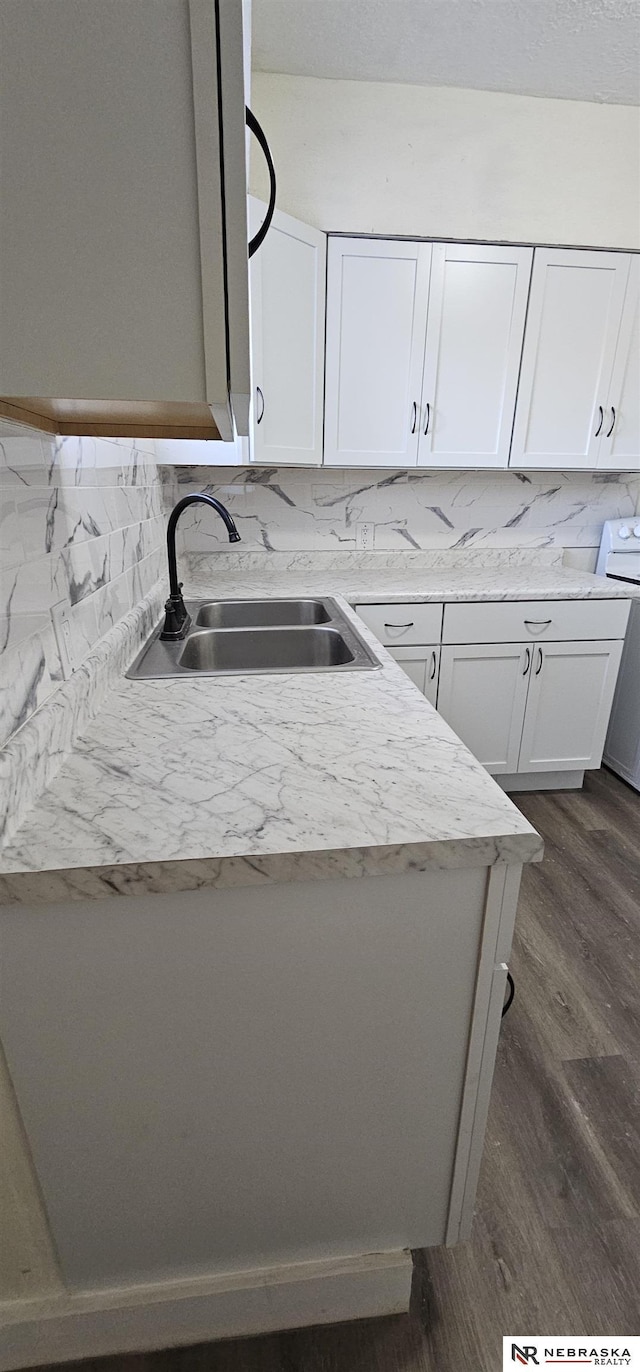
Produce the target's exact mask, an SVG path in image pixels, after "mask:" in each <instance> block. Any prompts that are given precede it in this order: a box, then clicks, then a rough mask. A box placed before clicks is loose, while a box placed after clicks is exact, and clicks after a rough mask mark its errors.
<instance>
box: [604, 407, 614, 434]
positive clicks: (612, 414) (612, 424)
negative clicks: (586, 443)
mask: <svg viewBox="0 0 640 1372" xmlns="http://www.w3.org/2000/svg"><path fill="white" fill-rule="evenodd" d="M615 423H616V408H615V405H612V406H611V428H610V429H607V432H606V434H605V438H611V435H612V433H613V430H614V428H615Z"/></svg>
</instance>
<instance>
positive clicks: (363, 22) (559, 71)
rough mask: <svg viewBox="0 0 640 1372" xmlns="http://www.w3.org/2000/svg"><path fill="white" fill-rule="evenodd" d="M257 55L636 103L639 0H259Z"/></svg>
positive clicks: (370, 76)
mask: <svg viewBox="0 0 640 1372" xmlns="http://www.w3.org/2000/svg"><path fill="white" fill-rule="evenodd" d="M253 66H254V67H255V69H256V70H258V71H268V72H281V73H287V74H289V75H293V76H316V77H327V78H331V79H334V80H346V81H391V82H400V83H407V84H411V85H416V86H460V87H467V88H471V89H473V90H488V91H503V92H506V93H510V94H518V95H537V96H547V97H550V98H558V99H565V100H589V101H597V102H604V103H607V104H615V105H635V104H638V103H640V76H639V73H640V26H639V25H638V8H637V0H518V3H517V4H514V3H509V0H253Z"/></svg>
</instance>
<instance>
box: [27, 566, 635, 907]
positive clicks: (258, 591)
mask: <svg viewBox="0 0 640 1372" xmlns="http://www.w3.org/2000/svg"><path fill="white" fill-rule="evenodd" d="M285 563H286V565H284V564H285ZM402 563H403V565H402V566H398V565H397V564H398V559H386V558H382V557H381V558H378V557H376V558H375V569H374V573H373V574H372V566H371V565H366V564H365V563H361V564H358V560H357V559H353V560H352V564H351V566H350V567H346V565H345V563H344V561H343V562H340V559H338V558H335V559H334V558H331V557H328V558H324V559H323V558H322V557H320V558H315V557H314V558H310V557H309V555H298V556H297V555H293V556H290V557H287V558H286V559H285V557H284V556H283V558H282V565H278V564H277V562H275V561H274V560H273V559H272V558H269V570H268V573H267V572H266V571H264V572H263V571H262V565H263V564H262V561H261V560H260V559H259V558H258V559H256V555H255V554H253V555H246V554H244V555H240V556H238V557H236V558H232V557H231V555H222V556H218V557H216V559H215V565H214V566H213V567H212V559H210V558H201V557H195V558H192V559H191V561H190V563H189V566H188V569H187V568H185V593H186V594H189V595H194V596H201V595H208V594H211V595H216V596H217V595H224V596H232V595H233V596H249V595H263V594H266V595H313V594H319V593H323V594H325V595H335V596H337V598H338V599H339V602H340V604H341V606H342V608H343V609H344V610H345V612H346V613H347V614H349V615H350V616H351V617H352V618H354V619H355V616H354V614H353V611H352V610H351V609H350V608H349V605H348V604H347V603H346V602H347V601H351V602H352V603H354V602H356V601H360V602H364V601H369V602H375V601H376V600H385V599H389V600H393V599H397V600H412V599H413V600H513V599H546V598H548V599H558V598H562V599H564V598H571V597H574V598H581V599H582V598H585V597H587V598H589V597H592V596H595V597H603V596H604V597H605V598H610V597H612V596H615V597H618V596H624V595H625V594H628V593H627V592H625V590H624V588H623V587H619V586H618V585H617V584H612V583H611V582H606V581H603V580H601V579H600V578H596V577H593V576H590V575H589V574H587V573H578V572H570V571H567V570H565V569H563V568H561V567H558V566H535V565H532V566H529V567H527V566H525V567H523V566H506V567H505V566H495V567H486V568H485V567H481V568H479V567H478V566H477V565H474V566H471V567H465V566H456V567H441V568H438V567H420V566H419V565H417V564H416V563H415V562H414V560H413V559H411V557H410V555H409V556H408V557H407V558H406V559H405V558H402ZM356 624H357V627H358V629H359V631H360V633H361V634H362V637H363V638H364V639H365V640H366V641H367V642H368V643H369V645H370V646H371V647H372V648H373V649H374V652H375V653H376V656H377V657H378V658H379V661H380V664H381V665H380V669H379V670H376V671H371V672H350V673H349V672H348V673H331V672H329V673H322V674H317V675H293V674H278V675H272V676H267V675H265V676H237V677H226V678H225V677H220V678H211V677H208V678H206V679H201V680H193V681H191V680H188V681H185V680H184V678H182V679H180V680H174V681H144V682H141V681H128V680H125V679H121V680H120V681H119V683H118V685H117V686H116V687H115V688H114V689H113V691H111V692H110V694H109V695H108V697H107V700H106V702H105V703H104V705H103V706H102V709H101V710H100V713H99V715H98V717H97V718H96V719H95V720H94V721H93V723H92V724H91V725H90V726H89V728H88V729H87V730H86V732H85V734H84V736H83V737H82V739H81V740H80V741H79V742H78V743H77V744H76V746H75V749H74V751H73V753H72V755H71V756H70V757H69V758H68V760H67V761H66V763H65V764H64V766H63V767H62V768H61V770H60V772H59V773H58V775H57V776H56V777H55V779H54V780H53V782H52V783H51V785H50V786H49V787H48V789H47V790H46V791H45V793H44V794H43V795H42V796H41V798H40V800H39V801H38V803H37V804H36V805H35V807H34V808H33V809H32V810H31V812H30V813H29V815H28V816H27V818H26V820H25V822H24V823H23V824H22V826H21V828H20V829H19V831H18V833H17V835H16V836H15V837H14V838H13V840H12V841H11V842H10V843H9V845H8V846H7V847H6V848H5V849H4V851H3V853H2V856H1V857H0V903H4V904H9V903H14V902H22V903H38V902H50V901H55V900H68V899H82V898H96V897H103V896H111V895H114V894H140V893H143V892H172V891H185V890H192V889H196V888H200V887H205V886H206V887H216V886H219V887H222V886H235V885H249V884H250V885H254V884H260V883H264V882H281V881H293V880H307V879H321V878H330V877H357V876H363V875H375V874H387V875H391V874H393V873H398V872H403V871H407V870H426V869H428V868H431V867H438V868H453V867H464V866H469V865H474V866H476V865H482V866H484V865H492V864H495V863H509V862H518V863H519V862H529V861H535V860H536V859H538V858H540V857H541V855H542V840H541V839H540V838H539V836H538V835H537V833H536V832H535V830H534V829H533V828H532V827H531V826H530V825H529V824H528V822H527V821H526V820H525V819H524V818H523V816H522V815H521V814H520V812H519V811H518V810H517V809H516V807H515V806H514V805H513V804H512V802H511V801H510V800H509V798H508V797H507V796H506V795H505V794H504V793H503V792H502V791H501V790H500V788H499V787H498V786H497V784H496V783H495V782H494V781H493V779H492V778H491V777H490V776H489V775H488V774H487V773H486V772H485V770H484V768H482V767H481V766H480V765H479V763H477V762H476V761H475V759H474V758H473V757H472V755H471V754H470V753H469V751H468V749H467V748H466V747H465V746H464V745H463V744H462V743H461V742H460V740H459V739H458V738H457V737H456V735H455V734H454V733H453V732H452V730H451V729H450V728H449V727H448V725H447V724H446V723H445V721H444V720H443V719H442V718H441V717H440V716H439V715H438V714H437V712H436V711H435V710H434V709H433V707H432V706H431V705H430V704H429V703H428V702H427V701H426V700H425V698H424V697H423V696H422V695H421V693H420V692H419V691H418V689H417V688H416V687H415V686H414V685H413V684H412V683H411V681H410V680H409V678H408V677H407V676H406V675H405V673H404V672H403V671H402V669H401V668H400V667H398V666H397V664H396V663H395V662H394V661H393V659H392V658H391V657H390V656H389V654H388V653H386V652H385V650H384V649H383V648H381V647H380V645H379V644H378V642H377V640H376V639H375V637H374V636H373V635H372V634H371V633H370V631H369V630H368V629H367V628H366V627H364V626H363V625H362V622H361V621H359V620H356Z"/></svg>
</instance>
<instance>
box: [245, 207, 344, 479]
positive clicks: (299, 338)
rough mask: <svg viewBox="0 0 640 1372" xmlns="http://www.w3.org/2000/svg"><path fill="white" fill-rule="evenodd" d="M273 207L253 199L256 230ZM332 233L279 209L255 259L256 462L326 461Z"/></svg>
mask: <svg viewBox="0 0 640 1372" xmlns="http://www.w3.org/2000/svg"><path fill="white" fill-rule="evenodd" d="M265 212H266V205H263V204H262V203H261V202H260V201H259V200H254V199H253V198H251V200H250V225H251V233H252V234H254V233H256V232H257V230H258V228H259V226H260V224H261V223H262V220H263V219H264V215H265ZM326 252H327V239H326V234H324V233H320V232H319V231H318V230H317V229H313V228H311V227H310V225H308V224H302V223H300V221H299V220H297V219H292V218H291V216H290V215H288V214H282V213H281V212H280V211H278V210H276V212H275V215H274V217H273V220H272V223H271V227H270V229H269V232H268V234H267V237H266V238H265V240H264V243H263V244H262V247H261V248H260V250H259V252H257V253H256V254H255V256H254V257H253V258H252V259H251V278H250V285H251V361H252V379H253V425H252V439H253V442H252V453H251V456H252V460H253V461H254V462H264V463H268V464H269V465H277V464H287V465H291V464H294V463H295V464H305V463H307V464H310V465H314V466H320V465H321V463H322V421H323V398H324V317H325V288H326Z"/></svg>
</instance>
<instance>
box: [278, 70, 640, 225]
mask: <svg viewBox="0 0 640 1372" xmlns="http://www.w3.org/2000/svg"><path fill="white" fill-rule="evenodd" d="M252 102H253V107H254V110H255V112H256V114H257V116H258V118H259V119H260V121H261V122H262V124H263V126H264V129H265V132H266V134H267V137H268V139H269V142H270V144H271V148H272V152H273V156H274V160H275V164H276V170H277V174H278V206H279V208H280V209H282V210H286V211H288V212H289V213H290V214H294V215H297V216H298V217H299V218H301V219H304V220H307V221H308V222H309V223H311V224H314V225H315V226H316V227H317V228H320V229H325V230H343V231H345V232H354V233H355V232H357V233H379V234H396V233H397V234H407V235H411V234H417V235H421V236H425V237H453V238H487V239H490V240H496V239H507V240H510V241H513V240H516V241H518V240H525V241H534V242H550V243H556V242H557V243H568V244H585V245H594V246H610V247H622V248H640V121H639V117H638V110H637V109H636V108H634V107H631V106H625V105H603V104H588V103H586V102H581V101H580V102H579V101H574V100H543V99H536V98H533V97H531V96H520V95H500V94H495V93H493V92H488V91H473V90H458V89H455V88H451V87H427V86H406V85H402V86H401V85H392V84H388V83H372V82H365V81H357V82H356V81H324V80H317V79H315V78H311V77H298V76H278V75H268V74H266V73H262V72H254V73H253V85H252ZM251 188H252V190H253V191H254V193H255V194H256V195H261V196H262V197H263V198H265V197H266V191H267V186H266V178H265V177H264V175H263V161H262V155H261V153H260V152H259V150H258V151H256V150H255V149H254V150H253V156H252V174H251Z"/></svg>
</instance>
